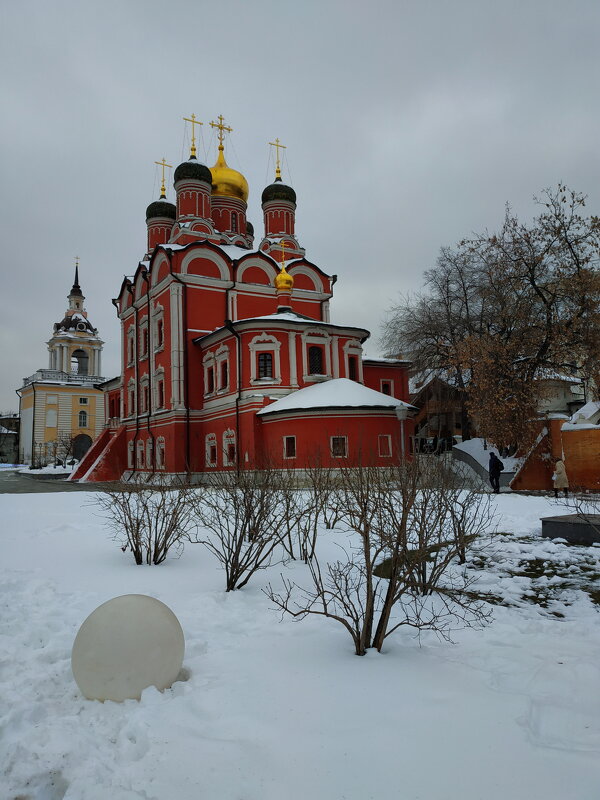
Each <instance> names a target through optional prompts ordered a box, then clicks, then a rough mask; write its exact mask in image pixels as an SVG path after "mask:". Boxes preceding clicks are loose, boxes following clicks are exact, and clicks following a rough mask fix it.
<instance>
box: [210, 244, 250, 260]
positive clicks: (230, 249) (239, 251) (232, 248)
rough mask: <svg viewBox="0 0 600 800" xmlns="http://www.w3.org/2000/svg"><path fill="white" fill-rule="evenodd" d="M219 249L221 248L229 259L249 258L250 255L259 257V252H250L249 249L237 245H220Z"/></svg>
mask: <svg viewBox="0 0 600 800" xmlns="http://www.w3.org/2000/svg"><path fill="white" fill-rule="evenodd" d="M217 247H220V248H221V250H222V251H223V252H224V253H227V255H228V256H229V258H242V256H247V255H249V254H250V253H253V254H254V255H259V252H258V250H248V248H247V247H240V246H239V245H237V244H219V245H217Z"/></svg>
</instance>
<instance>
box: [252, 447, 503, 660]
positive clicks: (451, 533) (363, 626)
mask: <svg viewBox="0 0 600 800" xmlns="http://www.w3.org/2000/svg"><path fill="white" fill-rule="evenodd" d="M335 494H336V507H337V509H338V514H339V516H340V521H341V522H342V524H343V525H344V527H345V529H346V531H347V533H348V534H349V543H348V545H347V547H346V548H345V549H343V550H342V553H343V556H342V558H340V559H338V560H336V561H333V562H330V563H327V564H326V565H325V566H324V568H322V567H321V565H320V563H319V559H318V558H317V556H316V555H315V556H314V557H313V558H312V559H310V560H309V562H308V567H309V571H310V576H311V579H312V586H310V587H309V588H304V587H301V586H299V585H298V584H296V583H293V582H291V581H289V580H286V579H285V578H284V577H283V576H282V581H283V589H282V590H280V591H275V590H274V589H273V587H272V585H271V584H269V586H268V587H267V589H266V590H265V591H266V594H267V596H268V597H269V598H270V599H271V600H272V601H273V602H274V604H275V606H276V607H277V608H279V609H281V610H282V612H284V613H287V614H291V615H292V616H294V617H299V618H302V617H305V616H307V615H308V614H314V615H319V616H323V617H328V618H330V619H334V620H336V621H337V622H339V623H340V624H341V625H343V627H344V628H345V629H346V630H347V631H348V633H349V634H350V636H351V637H352V640H353V643H354V648H355V652H356V654H357V655H364V654H365V653H366V650H367V648H369V647H375V648H376V649H377V650H378V651H381V649H382V646H383V643H384V640H385V639H386V638H387V636H389V635H390V634H391V633H393V632H394V631H395V630H397V629H398V628H399V627H401V626H403V625H408V626H411V627H414V628H417V629H419V630H425V629H427V630H434V631H436V632H437V633H438V634H440V635H441V636H443V637H446V638H449V635H450V631H451V630H452V628H453V627H454V626H458V625H461V626H464V625H476V624H478V623H481V622H483V621H484V619H485V617H486V613H485V611H484V608H483V605H482V604H481V603H479V602H477V601H476V600H475V599H474V598H473V595H472V593H471V592H470V591H469V587H470V579H469V577H468V575H467V572H466V570H465V568H464V567H461V566H460V562H461V561H464V558H465V552H466V550H467V548H468V547H469V545H470V544H472V542H473V541H475V539H477V538H478V537H480V536H481V535H482V534H483V533H484V532H485V531H486V530H487V529H488V528H489V526H490V524H491V522H492V514H491V511H490V499H489V497H488V496H487V495H476V494H475V493H474V492H469V491H468V490H464V489H463V488H462V486H460V485H458V484H457V483H456V478H455V476H453V475H452V474H451V473H449V472H448V471H447V470H445V469H444V468H443V466H442V465H440V464H439V462H438V461H437V460H432V459H419V458H415V459H414V460H413V461H411V462H405V463H403V464H402V465H400V466H398V467H392V468H389V469H381V468H377V467H372V466H359V467H356V468H350V467H345V468H342V469H341V470H340V473H339V482H338V486H337V488H336V490H335Z"/></svg>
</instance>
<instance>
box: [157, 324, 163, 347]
mask: <svg viewBox="0 0 600 800" xmlns="http://www.w3.org/2000/svg"><path fill="white" fill-rule="evenodd" d="M163 336H164V325H163V321H162V319H159V320H158V322H157V323H156V348H157V349H158V348H159V347H162V346H163Z"/></svg>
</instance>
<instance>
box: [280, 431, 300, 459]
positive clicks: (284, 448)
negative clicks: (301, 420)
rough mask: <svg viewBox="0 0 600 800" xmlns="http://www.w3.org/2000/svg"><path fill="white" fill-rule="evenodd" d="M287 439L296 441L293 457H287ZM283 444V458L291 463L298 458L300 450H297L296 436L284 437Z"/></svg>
mask: <svg viewBox="0 0 600 800" xmlns="http://www.w3.org/2000/svg"><path fill="white" fill-rule="evenodd" d="M286 439H293V440H294V455H293V456H288V455H286V449H287V448H286V446H285V442H286ZM282 443H283V458H284V459H285V460H286V461H290V460H293V459H294V458H296V457H297V455H298V448H297V441H296V437H295V436H292V435H287V436H284V437H283V439H282Z"/></svg>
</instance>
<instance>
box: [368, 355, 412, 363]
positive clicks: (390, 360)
mask: <svg viewBox="0 0 600 800" xmlns="http://www.w3.org/2000/svg"><path fill="white" fill-rule="evenodd" d="M364 361H373V362H376V363H377V364H412V361H409V360H408V359H406V358H386V357H385V356H379V357H378V358H371V357H370V356H369V357H367V358H364V359H363V362H364Z"/></svg>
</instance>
